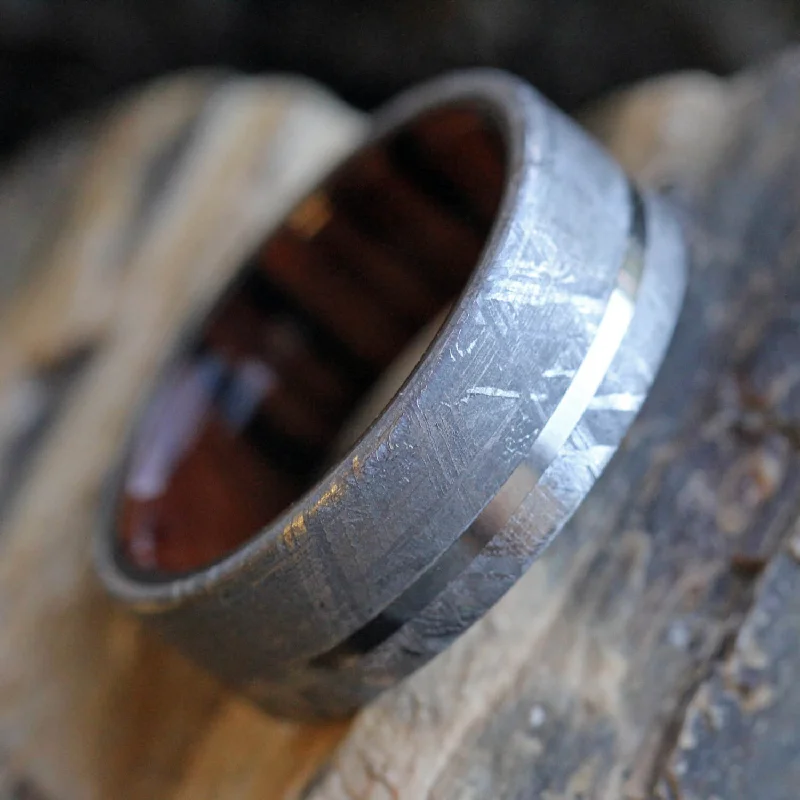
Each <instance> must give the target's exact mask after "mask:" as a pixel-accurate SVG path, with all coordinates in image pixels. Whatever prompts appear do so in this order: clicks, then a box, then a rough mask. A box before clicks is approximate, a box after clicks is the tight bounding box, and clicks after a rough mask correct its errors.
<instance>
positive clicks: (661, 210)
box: [95, 70, 687, 717]
mask: <svg viewBox="0 0 800 800" xmlns="http://www.w3.org/2000/svg"><path fill="white" fill-rule="evenodd" d="M464 103H469V104H474V105H476V106H477V107H479V108H480V109H481V110H484V111H485V112H486V113H487V114H489V115H490V116H491V117H492V118H493V119H494V120H495V121H496V123H497V124H498V126H499V128H500V131H501V134H502V136H503V139H504V144H505V148H506V154H507V178H506V181H507V182H506V189H505V193H504V197H503V200H502V202H501V206H500V209H499V212H498V214H497V219H496V221H495V223H494V226H493V228H492V231H491V233H490V235H489V238H488V240H487V243H486V245H485V248H484V251H483V254H482V256H481V260H480V262H479V264H478V265H477V266H476V268H475V270H474V271H473V273H472V275H471V277H470V279H469V281H468V283H467V285H466V287H465V288H464V290H463V292H462V294H461V296H460V297H459V298H458V300H457V301H456V303H455V304H454V306H453V308H452V310H451V312H450V313H449V315H448V317H447V319H446V321H445V323H444V324H443V326H442V328H441V330H440V331H439V333H438V334H437V336H436V338H435V340H434V342H433V343H432V345H431V346H430V348H429V349H428V351H427V352H426V353H425V355H424V356H423V358H422V360H421V361H420V363H419V364H418V366H417V367H416V369H415V370H414V372H413V373H412V374H411V376H410V377H409V379H408V380H407V381H406V383H405V385H404V386H403V388H402V389H401V390H400V391H399V392H398V394H397V395H396V396H395V397H394V398H393V400H392V401H391V402H390V403H389V405H388V406H387V407H386V409H385V410H384V411H383V412H382V413H381V415H380V416H379V417H378V418H377V419H376V420H375V422H374V423H373V425H372V426H371V427H370V428H369V430H368V431H367V432H366V433H365V434H364V435H363V436H362V437H361V439H360V440H359V441H358V442H357V443H356V444H355V446H354V447H353V448H352V450H351V451H350V452H349V454H348V455H347V456H346V457H345V458H344V459H343V460H342V461H340V462H339V463H338V464H337V465H336V466H335V467H334V468H333V469H332V470H331V471H330V472H329V473H328V474H327V475H326V476H325V477H324V478H323V479H322V480H321V481H320V482H319V483H318V484H317V485H316V486H314V487H313V488H312V489H311V490H310V491H308V492H307V493H306V494H305V495H303V496H302V497H301V498H300V499H299V500H298V501H297V502H296V503H295V504H294V505H293V506H291V507H290V508H289V509H287V511H286V512H285V513H284V514H282V515H281V516H280V517H279V518H277V519H276V520H275V521H273V522H272V523H270V524H269V525H268V526H267V527H266V528H265V529H264V530H262V531H261V532H260V533H259V534H258V535H257V536H255V537H254V538H253V539H252V540H250V541H249V542H248V543H247V544H245V545H244V546H243V547H241V548H240V549H238V550H236V551H234V552H232V553H231V554H229V555H228V556H226V557H225V558H223V559H222V560H221V561H219V562H218V563H216V564H213V565H211V566H209V567H206V568H203V569H200V570H198V571H196V572H193V573H189V574H187V575H179V576H177V577H174V578H172V577H171V578H169V579H166V580H145V579H142V578H141V577H140V576H138V575H134V574H132V573H131V572H129V571H128V570H127V569H126V567H125V565H124V564H122V563H120V560H119V558H118V553H117V551H116V546H115V534H114V531H115V527H116V526H115V524H114V509H115V506H116V501H117V497H118V494H119V481H120V477H119V475H117V476H116V477H115V479H114V481H113V483H114V485H112V487H111V488H110V490H109V492H108V495H107V503H106V505H107V508H106V511H105V513H104V520H103V521H102V525H101V528H100V530H99V533H98V536H97V537H96V539H95V560H96V564H97V567H98V571H99V573H100V575H101V578H102V579H103V581H104V582H105V584H106V586H107V587H108V588H109V590H110V591H111V592H112V594H114V595H115V596H117V597H118V598H120V599H121V600H122V601H123V602H124V603H126V604H127V605H128V606H129V607H131V608H132V609H133V610H135V611H137V612H139V613H141V614H142V615H144V616H146V617H148V618H149V619H150V620H151V621H152V622H153V623H154V624H155V625H156V626H157V627H158V628H159V629H160V630H161V631H162V632H163V633H164V634H165V635H166V636H167V638H169V639H170V640H171V641H173V642H174V643H176V644H177V645H178V646H179V647H180V648H181V649H183V650H184V651H185V652H187V653H188V654H189V655H191V656H192V657H194V658H195V660H197V661H198V662H200V663H201V664H203V665H204V666H206V667H207V668H208V669H210V670H211V671H212V672H215V673H216V674H217V675H219V676H220V677H222V678H223V679H224V680H226V681H227V682H229V683H231V684H233V685H234V686H236V687H237V688H239V689H240V690H242V691H244V692H245V693H246V694H248V695H249V696H250V697H251V698H253V699H254V700H256V701H257V702H258V703H260V704H261V705H263V706H264V707H265V708H267V709H268V710H271V711H273V712H276V713H280V714H284V715H289V716H298V717H329V716H338V715H342V714H346V713H349V712H351V711H352V710H353V709H355V708H357V707H358V706H359V705H361V704H363V703H364V702H366V701H368V700H369V699H371V698H372V697H373V696H375V695H376V694H377V693H379V692H380V691H381V690H383V689H385V688H387V687H388V686H391V685H393V684H394V683H396V682H397V681H399V680H401V679H402V678H403V677H405V676H406V675H408V674H410V673H411V672H413V671H414V670H415V669H417V668H418V667H420V666H421V665H422V664H424V663H426V662H427V661H428V660H430V659H431V658H432V657H433V656H435V655H436V654H437V653H438V652H440V651H441V650H443V649H444V648H445V647H447V646H448V645H449V644H450V643H451V642H452V640H453V639H455V638H456V637H457V636H458V635H460V633H462V632H463V631H464V630H465V629H466V628H468V627H469V626H470V625H471V624H472V623H473V622H474V621H476V620H477V619H478V618H480V617H481V616H482V615H483V614H484V613H485V612H486V611H487V610H488V609H489V608H490V607H491V605H493V604H494V603H495V602H496V601H497V600H498V599H499V598H500V597H501V596H502V594H503V593H504V592H505V591H507V590H508V588H510V586H511V585H513V583H514V582H515V581H516V580H517V579H518V578H519V577H520V576H521V575H522V573H523V572H524V571H525V569H526V568H527V567H528V566H529V565H530V563H531V561H533V560H534V559H535V558H536V557H537V556H538V555H539V554H540V553H541V551H542V550H543V549H544V547H545V546H546V545H547V544H548V543H549V542H550V541H551V540H552V538H553V537H554V536H555V535H556V534H557V533H558V532H559V531H560V530H561V528H562V527H563V525H564V524H565V523H566V521H567V520H568V519H569V517H570V516H571V514H572V513H573V512H574V511H575V509H576V508H577V506H578V505H579V504H580V502H581V500H582V499H583V497H585V496H586V494H587V493H588V492H589V491H590V490H591V488H592V486H593V485H594V483H595V482H596V480H597V478H598V477H599V475H600V473H601V472H602V470H603V468H604V467H605V465H606V464H607V462H608V461H609V460H610V458H611V457H612V455H613V454H614V452H615V451H616V450H617V448H618V446H619V444H620V442H621V440H622V438H623V437H624V435H625V433H626V432H627V430H628V428H629V427H630V424H631V423H632V421H633V419H634V417H635V415H636V413H637V412H638V410H639V408H640V407H641V405H642V403H643V402H644V399H645V397H646V394H647V392H648V390H649V388H650V385H651V384H652V381H653V380H654V378H655V375H656V373H657V370H658V367H659V365H660V363H661V361H662V360H663V357H664V354H665V352H666V349H667V346H668V344H669V340H670V337H671V335H672V331H673V329H674V325H675V323H676V321H677V317H678V314H679V311H680V306H681V302H682V298H683V290H684V286H685V280H686V260H687V256H686V252H685V250H684V247H683V240H682V235H681V230H680V226H679V225H678V223H677V221H676V219H675V218H674V216H673V214H672V212H671V209H670V208H669V207H668V205H667V204H666V203H665V201H663V200H662V199H660V198H658V197H655V196H654V195H651V194H649V193H646V192H645V193H640V192H638V191H637V190H636V189H635V188H634V187H632V185H631V183H630V182H629V180H628V179H627V178H626V176H625V175H624V173H623V172H622V170H621V169H620V168H619V167H618V165H617V164H616V163H615V162H614V161H613V160H612V159H611V158H610V157H609V156H608V155H607V154H606V153H605V152H604V151H603V150H602V149H601V148H600V146H599V145H597V144H596V143H595V142H594V141H593V140H592V139H591V138H590V137H589V136H588V135H587V134H585V133H584V132H583V131H582V130H581V129H580V128H579V127H578V126H577V125H576V124H575V123H573V122H572V121H571V120H569V119H568V118H567V117H566V116H564V115H563V114H562V113H561V112H559V111H558V110H557V109H555V108H554V107H552V106H551V105H550V104H549V103H548V102H547V101H546V100H545V99H544V98H542V97H541V96H540V95H539V94H538V93H537V92H536V91H535V90H534V89H533V88H531V87H530V86H528V85H527V84H526V83H524V82H523V81H521V80H519V79H516V78H514V77H512V76H509V75H506V74H504V73H501V72H495V71H488V70H476V71H470V72H464V73H455V74H453V75H451V76H447V77H445V78H442V79H439V80H435V81H432V82H430V83H428V84H425V85H423V86H421V87H418V88H415V89H412V90H410V91H409V92H407V93H405V94H403V95H401V96H400V97H399V98H398V99H396V100H395V101H393V102H392V103H390V104H389V106H388V107H386V108H385V109H384V110H382V111H380V112H379V113H378V114H377V115H376V117H375V120H374V124H373V128H372V133H371V136H370V137H369V139H368V140H367V142H368V143H369V142H370V141H376V140H380V139H381V138H383V137H384V136H385V135H386V134H387V133H389V132H391V131H392V130H394V129H395V128H397V127H398V126H401V125H403V124H404V123H406V122H408V121H410V120H411V119H413V118H415V117H417V116H418V115H419V114H421V113H424V112H425V111H427V110H432V109H435V108H440V107H443V106H446V105H449V104H464ZM361 147H363V143H362V144H361V145H360V146H359V148H358V149H359V150H360V149H361ZM118 472H119V474H120V475H121V473H122V467H120V469H119V471H118Z"/></svg>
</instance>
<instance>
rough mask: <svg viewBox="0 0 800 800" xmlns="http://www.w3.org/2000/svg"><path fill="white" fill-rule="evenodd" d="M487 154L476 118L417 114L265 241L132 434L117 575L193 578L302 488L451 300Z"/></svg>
mask: <svg viewBox="0 0 800 800" xmlns="http://www.w3.org/2000/svg"><path fill="white" fill-rule="evenodd" d="M505 156H506V154H505V147H504V145H503V140H502V135H501V132H500V131H499V129H498V127H497V126H496V124H495V123H494V122H493V121H492V119H491V117H490V116H489V115H488V113H486V112H484V111H483V110H482V109H478V108H476V107H472V106H470V105H464V104H461V105H457V106H452V107H444V108H441V109H437V110H435V111H429V112H426V113H424V114H423V115H421V116H419V117H417V118H415V119H413V120H412V121H411V122H409V123H407V124H406V125H404V126H403V127H401V128H400V129H399V130H395V131H393V132H392V133H390V134H389V135H387V136H386V137H384V138H382V139H380V140H378V141H377V142H373V143H371V144H369V145H368V146H367V147H365V148H363V149H362V150H360V151H359V152H358V153H356V155H355V156H353V157H352V158H351V159H349V160H348V161H347V162H346V163H345V164H344V165H343V167H341V168H340V169H339V170H337V171H336V172H335V173H334V174H333V175H332V176H331V178H329V179H328V180H327V181H326V182H325V183H324V184H323V185H322V186H321V187H320V188H318V189H317V190H316V191H315V192H314V193H312V194H311V195H309V196H308V197H307V198H306V199H305V200H303V201H302V202H301V203H300V204H299V205H298V206H297V207H296V208H295V209H294V211H293V212H292V213H291V214H290V215H289V216H288V218H287V219H286V221H285V222H284V223H283V224H282V225H281V226H280V227H279V228H278V229H277V230H275V231H274V232H273V233H272V234H270V236H269V237H268V238H267V239H266V240H265V241H264V242H263V244H262V245H261V246H260V247H259V248H258V250H257V251H256V252H255V253H254V254H253V256H252V257H251V259H250V260H249V262H248V264H247V265H246V266H245V268H244V270H243V273H242V275H241V276H240V278H239V279H238V281H237V283H236V285H235V286H234V288H233V289H232V290H231V291H230V292H228V293H227V294H226V295H225V297H224V299H223V300H222V301H221V302H220V304H219V305H218V306H217V307H216V308H215V309H214V311H213V312H212V314H211V315H210V317H209V319H208V321H207V323H206V325H205V326H204V328H203V330H202V331H201V332H200V334H199V335H198V336H197V338H196V340H195V341H194V342H192V343H191V345H190V346H189V347H188V348H187V350H186V352H185V353H184V354H183V356H182V357H181V358H179V359H178V361H177V362H176V363H175V364H174V366H172V367H171V368H170V370H169V371H168V372H167V374H166V375H165V376H164V378H163V380H162V381H161V383H160V385H159V386H158V388H157V391H156V394H155V396H154V397H153V399H152V400H151V402H150V404H149V407H148V409H147V411H146V412H145V415H144V418H143V420H142V422H141V424H140V426H139V427H138V429H137V431H136V433H135V436H134V440H133V444H132V448H131V452H130V457H129V460H128V464H127V467H126V472H125V477H124V485H123V490H122V496H121V498H120V502H119V506H118V511H117V514H118V523H119V538H118V556H119V558H120V559H121V561H122V563H123V565H124V566H126V567H127V568H129V569H132V570H134V571H137V572H144V573H147V574H149V575H150V576H160V575H163V576H164V577H165V578H169V577H172V576H174V575H175V574H179V573H186V572H190V571H193V570H196V569H199V568H202V567H204V566H207V565H209V564H211V563H213V562H215V561H218V560H219V559H220V558H222V557H223V556H225V555H226V554H228V553H229V552H231V551H232V550H234V549H235V548H237V547H239V546H240V545H242V544H244V543H245V542H246V541H248V540H249V539H251V538H252V537H253V536H255V535H256V534H257V533H258V532H259V531H260V530H261V529H262V528H263V527H264V526H265V525H266V524H267V523H269V522H270V521H271V520H272V519H274V518H275V517H276V516H277V515H278V514H280V513H281V512H282V511H283V510H284V509H285V508H287V506H289V505H290V504H291V503H292V502H294V501H295V500H296V499H297V498H298V497H299V496H300V495H301V494H302V493H303V492H304V491H306V490H307V489H309V488H310V487H311V486H312V485H313V483H314V482H315V480H316V479H318V477H319V476H320V474H321V473H322V472H323V470H324V468H325V467H326V466H327V465H328V464H329V463H330V460H331V459H332V458H335V457H336V456H337V454H338V453H340V452H341V448H342V441H343V439H342V437H343V436H344V435H345V433H343V432H347V431H348V428H352V424H351V423H349V422H348V421H349V420H352V418H353V417H354V415H356V416H359V414H358V411H359V409H360V408H362V407H363V405H364V404H365V402H367V401H368V399H369V398H370V397H372V398H373V399H374V397H375V392H376V385H378V386H379V385H380V383H381V382H382V381H384V382H385V381H386V380H388V379H389V378H388V375H390V374H391V373H392V372H395V373H396V372H397V369H398V367H397V365H398V364H406V363H407V362H408V361H409V356H408V353H409V352H410V351H414V352H415V353H417V352H419V340H420V337H423V338H424V337H425V336H426V333H425V331H426V328H427V329H432V331H431V333H434V332H435V330H436V329H438V325H439V324H440V320H441V318H442V316H443V312H444V310H445V309H446V308H447V307H448V306H449V305H450V304H451V303H452V302H453V301H454V299H455V298H456V297H457V296H458V294H459V293H460V292H461V290H462V289H463V288H464V285H465V283H466V281H467V279H468V278H469V276H470V274H471V273H472V271H473V269H474V268H475V266H476V264H477V263H478V260H479V258H480V254H481V252H482V249H483V246H484V244H485V242H486V238H487V236H488V233H489V231H490V229H491V226H492V223H493V221H494V219H495V216H496V214H497V209H498V206H499V204H500V200H501V197H502V194H503V189H504V186H505V183H506V163H505V161H506V157H505ZM415 342H416V347H415ZM403 369H404V370H405V371H406V372H407V371H408V367H403ZM362 415H363V414H362ZM347 435H348V436H350V434H349V433H348V434H347ZM348 443H349V439H348Z"/></svg>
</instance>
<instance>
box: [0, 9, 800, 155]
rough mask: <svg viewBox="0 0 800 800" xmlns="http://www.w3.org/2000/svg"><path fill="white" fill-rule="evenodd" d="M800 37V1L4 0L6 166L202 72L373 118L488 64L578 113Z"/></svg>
mask: <svg viewBox="0 0 800 800" xmlns="http://www.w3.org/2000/svg"><path fill="white" fill-rule="evenodd" d="M798 29H800V4H798V3H797V2H796V1H795V0H379V1H378V2H375V0H339V1H338V2H335V3H333V2H330V1H329V0H58V2H56V0H0V158H1V157H3V156H7V155H8V154H9V153H10V152H11V151H13V150H14V149H15V148H17V147H19V146H20V145H21V143H22V142H24V140H25V139H27V138H28V137H30V136H31V135H32V134H34V133H35V132H36V131H38V130H40V129H41V128H42V127H46V126H49V125H51V124H53V123H54V122H55V121H57V120H58V119H60V118H63V117H64V116H66V115H69V114H72V113H74V112H76V111H78V110H80V109H84V108H90V107H92V106H95V105H96V104H98V103H99V102H102V101H103V100H104V99H105V98H108V97H109V96H112V95H114V94H115V93H117V92H118V91H119V90H120V89H123V88H124V87H126V86H130V85H131V84H133V83H137V82H140V81H142V80H145V79H147V78H150V77H153V76H156V75H158V74H161V73H164V72H168V71H171V70H176V69H180V68H184V67H189V66H196V65H217V66H224V67H230V68H232V69H237V70H243V71H247V72H257V71H259V72H260V71H264V70H279V71H292V72H302V73H305V74H307V75H311V76H312V77H314V78H317V79H318V80H320V81H322V82H324V83H326V84H327V85H328V86H330V87H332V88H333V89H334V90H335V91H337V92H338V93H339V94H341V95H342V96H343V97H345V98H346V99H347V100H349V101H350V102H351V103H354V104H355V105H357V106H360V107H362V108H371V107H373V106H375V105H376V104H378V103H380V102H381V101H382V100H384V99H385V98H386V97H388V96H389V95H391V94H392V93H394V92H395V91H397V90H398V89H400V88H402V87H403V86H405V85H407V84H409V83H412V82H414V81H417V80H419V79H420V78H423V77H425V76H427V75H432V74H434V73H437V72H441V71H442V70H445V69H448V68H453V67H461V66H466V65H476V64H484V65H486V64H488V65H494V66H501V67H505V68H507V69H510V70H512V71H514V72H517V73H519V74H522V75H524V76H526V77H527V78H529V79H530V80H531V81H532V82H533V83H534V84H535V85H536V86H537V87H539V88H540V89H541V90H542V91H544V92H545V93H546V94H547V95H549V96H550V97H551V98H552V99H553V100H554V101H555V102H556V103H558V104H559V105H561V106H562V107H563V108H566V109H568V110H571V109H574V108H575V107H576V106H579V105H580V104H582V103H586V102H587V101H590V100H592V99H594V98H596V97H597V96H598V95H600V94H602V93H603V92H605V91H607V90H608V89H610V88H613V87H616V86H621V85H625V84H629V83H631V82H633V81H635V80H637V79H640V78H642V77H645V76H648V75H652V74H655V73H659V72H664V71H668V70H675V69H681V68H700V69H705V70H709V71H711V72H714V73H718V74H726V73H729V72H732V71H734V70H736V69H738V68H740V67H742V66H743V65H745V64H746V63H748V62H751V61H753V60H756V59H759V58H763V57H764V56H765V55H766V54H768V53H770V52H771V51H774V50H776V49H778V48H780V47H781V46H783V45H785V44H787V43H788V42H790V41H792V40H793V39H794V38H795V36H796V34H797V32H798Z"/></svg>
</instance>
